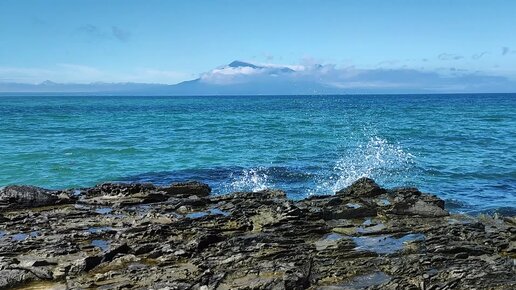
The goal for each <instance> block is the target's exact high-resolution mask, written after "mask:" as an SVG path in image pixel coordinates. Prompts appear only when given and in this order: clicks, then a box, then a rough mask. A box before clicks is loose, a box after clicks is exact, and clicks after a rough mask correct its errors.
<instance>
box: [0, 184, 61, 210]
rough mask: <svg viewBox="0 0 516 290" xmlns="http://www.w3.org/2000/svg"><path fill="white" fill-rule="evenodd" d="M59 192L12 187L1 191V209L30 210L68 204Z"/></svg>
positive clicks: (27, 187)
mask: <svg viewBox="0 0 516 290" xmlns="http://www.w3.org/2000/svg"><path fill="white" fill-rule="evenodd" d="M68 202H71V200H68V199H67V198H61V197H60V196H59V193H58V192H57V191H52V190H48V189H44V188H40V187H35V186H27V185H10V186H6V187H4V188H3V189H1V190H0V208H9V209H16V208H29V207H39V206H48V205H56V204H60V203H68Z"/></svg>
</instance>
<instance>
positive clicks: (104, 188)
mask: <svg viewBox="0 0 516 290" xmlns="http://www.w3.org/2000/svg"><path fill="white" fill-rule="evenodd" d="M155 189H156V187H155V186H154V185H153V184H150V183H144V184H142V183H128V184H126V183H103V184H100V185H97V186H95V187H93V188H90V189H88V190H86V196H87V197H98V196H130V195H133V194H136V193H142V192H148V191H152V190H155Z"/></svg>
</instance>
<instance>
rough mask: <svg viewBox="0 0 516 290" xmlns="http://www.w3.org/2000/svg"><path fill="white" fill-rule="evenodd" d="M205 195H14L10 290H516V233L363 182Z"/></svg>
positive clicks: (5, 260) (188, 187)
mask: <svg viewBox="0 0 516 290" xmlns="http://www.w3.org/2000/svg"><path fill="white" fill-rule="evenodd" d="M209 193H210V189H209V187H208V186H207V185H205V184H202V183H199V182H188V183H179V184H173V185H171V186H168V187H158V186H155V185H152V184H102V185H99V186H96V187H93V188H88V189H82V190H78V191H63V192H55V191H48V190H44V189H40V188H32V187H20V186H18V187H6V188H4V189H2V190H1V191H0V206H1V213H0V289H9V288H15V287H24V288H28V289H49V288H50V289H52V288H55V289H85V288H86V289H95V288H98V289H366V288H367V289H515V287H516V219H515V218H509V217H506V218H500V217H476V218H472V217H468V216H464V215H450V214H449V213H448V212H447V211H446V210H445V209H444V202H443V201H442V200H440V199H439V198H437V197H435V196H432V195H429V194H425V193H421V192H420V191H419V190H417V189H415V188H397V189H384V188H381V187H380V186H378V185H377V184H376V183H374V181H372V180H370V179H366V178H364V179H360V180H358V181H357V182H355V183H354V184H353V185H351V186H350V187H348V188H346V189H343V190H341V191H339V192H337V193H336V194H335V195H330V196H313V197H310V198H307V199H304V200H300V201H293V200H289V199H287V197H286V195H285V193H284V192H282V191H280V190H264V191H261V192H236V193H232V194H228V195H222V196H212V195H209ZM31 287H32V288H31Z"/></svg>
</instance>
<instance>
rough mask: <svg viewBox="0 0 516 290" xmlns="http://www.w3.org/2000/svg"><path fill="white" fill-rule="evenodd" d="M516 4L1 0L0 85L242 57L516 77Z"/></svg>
mask: <svg viewBox="0 0 516 290" xmlns="http://www.w3.org/2000/svg"><path fill="white" fill-rule="evenodd" d="M515 15H516V1H513V0H506V1H502V0H489V1H488V0H485V1H478V0H453V1H450V0H446V1H445V0H433V1H409V0H391V1H382V0H376V1H373V0H361V1H358V0H357V1H330V0H326V1H308V0H307V1H301V0H297V1H296V0H292V1H288V0H285V1H276V0H240V1H237V0H211V1H201V0H198V1H158V0H146V1H131V0H123V1H117V0H111V1H105V0H87V1H86V0H75V1H69V0H52V1H29V0H0V82H20V83H39V82H43V81H45V80H51V81H54V82H62V83H89V82H145V83H164V84H175V83H178V82H181V81H185V80H190V79H194V78H197V77H199V76H201V75H202V74H204V73H206V72H209V71H210V70H212V69H214V68H217V67H220V66H221V65H224V64H228V63H230V62H232V61H233V60H243V61H248V62H252V63H257V64H269V65H271V64H274V65H280V64H281V65H290V66H295V65H304V66H307V65H314V64H323V65H331V66H332V67H334V68H337V69H341V70H348V69H349V68H353V69H356V70H367V71H375V70H390V69H392V70H397V71H399V70H411V71H418V72H425V73H431V74H439V76H440V77H444V78H446V77H447V76H452V77H453V76H457V75H467V76H471V75H475V76H478V75H481V76H489V77H500V78H504V79H507V80H508V81H516V16H515Z"/></svg>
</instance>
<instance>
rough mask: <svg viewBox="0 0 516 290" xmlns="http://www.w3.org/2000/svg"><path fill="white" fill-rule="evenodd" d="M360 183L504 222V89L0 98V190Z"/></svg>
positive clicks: (508, 195)
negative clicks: (428, 197)
mask: <svg viewBox="0 0 516 290" xmlns="http://www.w3.org/2000/svg"><path fill="white" fill-rule="evenodd" d="M364 176H367V177H370V178H373V179H374V180H375V181H376V182H377V183H378V184H380V185H381V186H384V187H399V186H414V187H418V188H419V189H420V190H422V191H424V192H428V193H432V194H436V195H437V196H439V197H441V198H443V199H444V200H445V201H446V206H447V208H448V209H449V210H451V211H452V212H462V213H468V214H473V215H478V214H482V213H491V214H492V213H499V214H503V215H512V216H514V215H516V94H451V95H446V94H443V95H410V94H407V95H339V96H319V95H313V96H309V95H307V96H190V97H171V96H159V97H156V96H123V97H120V96H63V95H60V96H6V95H4V96H0V186H5V185H9V184H29V185H35V186H41V187H45V188H51V189H64V188H80V187H87V186H92V185H95V184H99V183H104V182H152V183H155V184H170V183H172V182H180V181H186V180H199V181H202V182H205V183H207V184H209V185H210V186H211V187H212V188H213V192H212V193H213V194H226V193H229V192H234V191H260V190H263V189H266V188H278V189H282V190H284V191H285V192H286V193H287V194H288V196H289V197H290V198H292V199H301V198H304V197H308V196H312V195H325V194H334V193H335V191H338V190H340V189H342V188H345V187H346V186H348V185H350V184H351V183H352V182H353V181H354V180H356V179H358V178H360V177H364Z"/></svg>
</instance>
